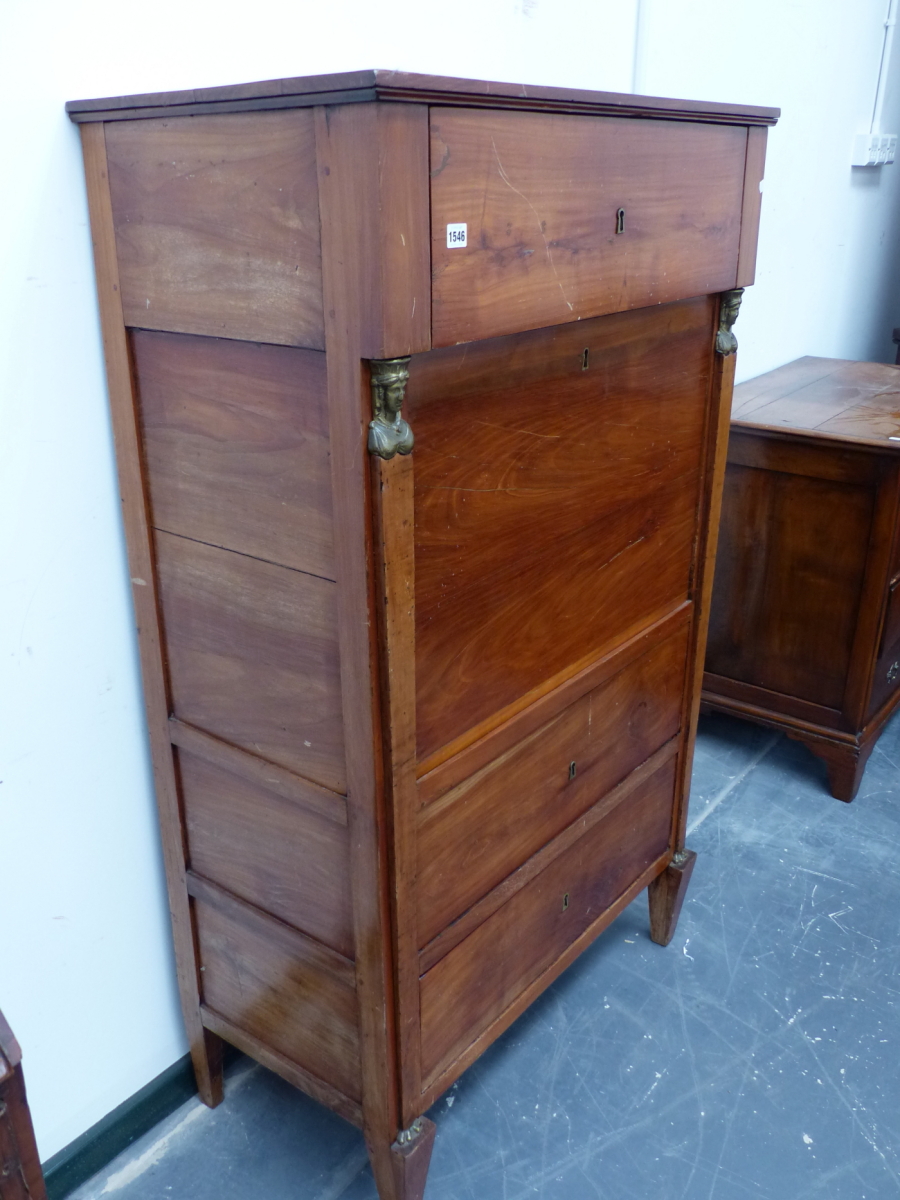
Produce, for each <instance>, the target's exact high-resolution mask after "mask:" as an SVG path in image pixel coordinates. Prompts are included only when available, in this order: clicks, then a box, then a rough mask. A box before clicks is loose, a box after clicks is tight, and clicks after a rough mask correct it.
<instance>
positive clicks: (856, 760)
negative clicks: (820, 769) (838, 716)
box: [788, 733, 875, 804]
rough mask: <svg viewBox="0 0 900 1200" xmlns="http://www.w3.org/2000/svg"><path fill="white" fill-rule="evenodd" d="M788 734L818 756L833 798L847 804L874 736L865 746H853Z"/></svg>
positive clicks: (854, 793)
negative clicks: (824, 769)
mask: <svg viewBox="0 0 900 1200" xmlns="http://www.w3.org/2000/svg"><path fill="white" fill-rule="evenodd" d="M788 736H789V737H793V738H795V740H796V741H798V742H802V743H803V745H804V746H806V748H807V749H808V750H811V751H812V752H813V754H815V756H816V757H817V758H821V760H822V761H823V762H824V764H825V766H826V768H827V770H828V786H829V789H830V791H831V794H832V796H834V798H835V800H843V801H844V803H845V804H849V803H850V801H851V800H853V799H855V798H856V793H857V792H858V791H859V785H860V784H861V783H862V777H863V772H864V771H865V769H866V763H867V762H868V761H869V755H870V754H871V753H872V750H873V749H874V747H875V739H873V740H872V741H871V742H869V743H868V745H865V746H852V745H848V744H847V743H846V742H844V743H842V742H826V741H822V740H820V739H818V738H804V737H797V736H796V735H795V734H792V733H789V734H788Z"/></svg>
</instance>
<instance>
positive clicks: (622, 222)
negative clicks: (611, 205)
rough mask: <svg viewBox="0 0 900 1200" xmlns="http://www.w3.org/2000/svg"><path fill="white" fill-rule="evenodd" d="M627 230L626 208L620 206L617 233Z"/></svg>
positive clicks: (617, 214) (617, 217)
mask: <svg viewBox="0 0 900 1200" xmlns="http://www.w3.org/2000/svg"><path fill="white" fill-rule="evenodd" d="M624 232H625V209H624V208H620V209H618V210H617V212H616V233H624Z"/></svg>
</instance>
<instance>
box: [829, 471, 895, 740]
mask: <svg viewBox="0 0 900 1200" xmlns="http://www.w3.org/2000/svg"><path fill="white" fill-rule="evenodd" d="M898 467H900V464H897V466H896V467H895V469H894V470H893V471H889V472H885V477H884V478H882V479H880V480H879V481H878V483H877V484H876V492H875V503H874V506H873V511H872V523H871V525H870V527H869V545H868V549H867V552H866V565H865V568H864V571H863V583H862V588H861V591H860V597H859V607H858V608H857V619H856V633H855V636H854V638H853V648H852V649H851V651H850V670H849V672H848V674H847V682H846V687H845V688H844V695H843V699H842V702H841V709H842V711H843V712H844V713H845V714H846V716H847V719H848V720H849V721H850V722H851V723H852V724H853V725H854V727H855V728H857V729H859V728H864V726H865V724H866V720H865V718H866V713H867V712H868V710H869V705H870V702H871V698H872V688H873V685H874V682H875V668H876V665H877V659H878V657H879V654H878V643H879V639H880V638H881V635H882V626H883V622H884V618H885V615H886V614H885V600H886V596H885V580H887V581H888V583H889V582H890V574H891V564H892V562H893V555H894V542H895V540H896V535H897V520H898V514H900V470H898ZM870 647H871V648H872V649H871V651H869V648H870Z"/></svg>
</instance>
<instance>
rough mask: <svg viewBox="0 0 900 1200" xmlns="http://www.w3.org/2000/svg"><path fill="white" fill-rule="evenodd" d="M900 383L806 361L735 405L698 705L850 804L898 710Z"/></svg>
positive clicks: (869, 367) (867, 370)
mask: <svg viewBox="0 0 900 1200" xmlns="http://www.w3.org/2000/svg"><path fill="white" fill-rule="evenodd" d="M898 522H900V370H898V368H897V367H894V366H884V365H882V364H881V363H866V362H846V361H844V360H841V359H831V358H800V359H797V361H796V362H792V363H789V364H788V365H787V366H784V367H779V368H778V370H776V371H770V372H768V374H766V375H760V376H759V378H758V379H753V380H750V381H749V382H748V383H743V384H741V385H740V386H739V387H737V388H735V391H734V410H733V413H732V426H731V441H730V444H729V450H728V468H727V472H726V476H725V494H724V501H723V512H722V525H721V531H720V536H719V551H718V561H717V566H716V577H715V590H714V594H713V604H712V615H711V623H710V631H709V646H708V652H707V660H706V676H705V678H704V683H703V700H704V703H705V704H707V705H709V707H711V708H716V709H721V710H722V711H724V712H730V713H733V714H735V715H736V716H741V717H747V718H749V719H750V720H753V721H757V722H759V723H761V724H764V725H771V726H772V727H774V728H777V729H783V730H784V731H785V733H787V734H789V735H790V736H791V737H793V738H796V739H797V740H799V741H801V742H803V744H804V745H806V746H808V747H809V749H810V750H812V752H813V753H814V754H817V755H818V756H819V757H820V758H821V759H823V760H824V762H825V764H826V766H827V768H828V776H829V781H830V785H831V792H832V795H834V796H836V797H837V799H839V800H852V799H853V797H854V796H855V795H856V793H857V791H858V789H859V784H860V780H861V779H862V774H863V770H864V769H865V765H866V761H867V760H868V757H869V755H870V754H871V752H872V747H873V746H874V745H875V742H876V740H877V738H878V736H879V734H880V733H881V731H882V729H883V728H884V725H885V722H886V721H887V719H888V717H890V716H891V714H892V713H893V712H894V710H895V709H896V707H897V704H898V703H900V535H898Z"/></svg>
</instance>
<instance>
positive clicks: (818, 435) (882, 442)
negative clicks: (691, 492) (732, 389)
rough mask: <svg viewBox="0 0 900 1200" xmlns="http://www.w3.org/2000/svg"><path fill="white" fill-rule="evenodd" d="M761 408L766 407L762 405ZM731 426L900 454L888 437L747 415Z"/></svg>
mask: <svg viewBox="0 0 900 1200" xmlns="http://www.w3.org/2000/svg"><path fill="white" fill-rule="evenodd" d="M760 407H761V408H763V407H765V406H764V405H760ZM731 428H732V429H733V430H734V431H735V432H738V433H749V434H758V435H760V436H763V437H767V438H771V439H772V440H773V441H792V440H794V441H795V440H796V439H797V438H798V437H802V438H803V441H804V442H812V443H815V442H824V443H826V444H834V443H835V442H837V443H838V444H839V445H844V446H847V448H848V449H850V450H854V451H868V452H869V453H870V454H871V453H874V454H886V455H892V456H900V442H889V441H888V440H887V438H883V439H882V438H864V437H857V436H856V435H855V434H849V433H831V432H830V431H829V430H826V429H803V428H800V427H797V428H794V426H791V425H763V424H761V423H756V422H754V421H751V420H750V418H749V415H748V416H747V417H744V418H741V417H735V418H734V419H733V420H732V422H731Z"/></svg>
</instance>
